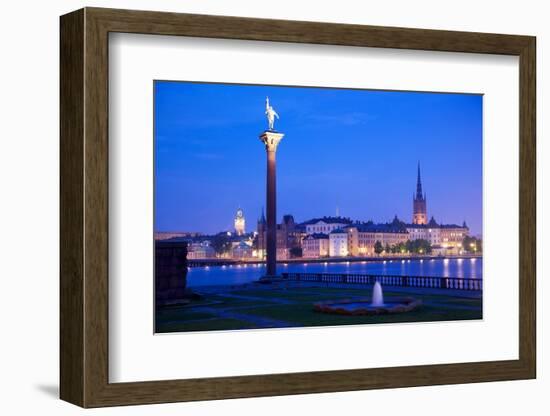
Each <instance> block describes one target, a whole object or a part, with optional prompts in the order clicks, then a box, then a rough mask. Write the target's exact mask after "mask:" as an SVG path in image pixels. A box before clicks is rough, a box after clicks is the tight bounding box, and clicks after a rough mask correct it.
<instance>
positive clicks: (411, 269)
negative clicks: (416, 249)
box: [187, 259, 483, 286]
mask: <svg viewBox="0 0 550 416" xmlns="http://www.w3.org/2000/svg"><path fill="white" fill-rule="evenodd" d="M264 269H265V267H264V265H254V266H253V267H252V266H248V267H245V266H244V265H236V266H221V267H220V266H211V267H197V268H190V269H189V273H188V274H187V282H188V285H189V286H209V285H228V284H241V283H248V282H251V281H254V280H258V278H259V277H261V276H262V275H263V274H264ZM278 271H279V272H306V273H365V274H383V275H391V274H394V275H409V276H436V277H461V278H473V279H479V278H482V276H483V260H482V259H469V260H466V259H431V260H430V261H427V260H410V261H393V260H384V261H378V262H357V263H354V262H343V263H330V262H323V263H282V264H279V265H278Z"/></svg>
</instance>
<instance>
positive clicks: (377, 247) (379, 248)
mask: <svg viewBox="0 0 550 416" xmlns="http://www.w3.org/2000/svg"><path fill="white" fill-rule="evenodd" d="M382 251H384V247H383V246H382V243H381V242H380V241H376V243H374V252H375V253H376V254H380V253H382Z"/></svg>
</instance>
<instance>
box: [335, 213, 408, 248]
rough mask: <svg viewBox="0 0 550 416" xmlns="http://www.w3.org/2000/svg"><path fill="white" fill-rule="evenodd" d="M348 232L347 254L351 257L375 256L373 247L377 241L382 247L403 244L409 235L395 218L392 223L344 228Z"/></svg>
mask: <svg viewBox="0 0 550 416" xmlns="http://www.w3.org/2000/svg"><path fill="white" fill-rule="evenodd" d="M346 230H347V231H348V245H349V252H350V255H352V256H372V255H374V254H375V252H374V245H375V244H376V242H377V241H379V242H380V243H381V244H382V245H383V246H384V247H386V246H393V245H396V244H399V243H405V242H406V241H407V240H408V239H409V233H408V232H407V228H406V227H405V223H403V222H402V221H400V220H399V219H398V218H397V216H396V217H395V218H394V219H393V221H392V222H389V223H382V224H374V223H373V222H372V221H369V222H367V223H360V224H354V225H352V226H349V227H347V228H346Z"/></svg>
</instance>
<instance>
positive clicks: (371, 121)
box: [155, 81, 482, 234]
mask: <svg viewBox="0 0 550 416" xmlns="http://www.w3.org/2000/svg"><path fill="white" fill-rule="evenodd" d="M266 95H269V97H270V99H271V100H272V102H273V105H274V106H275V107H276V108H277V111H278V112H279V114H280V115H281V119H280V120H278V121H277V126H276V127H277V129H278V130H280V131H281V132H283V133H285V135H286V136H285V139H284V140H283V142H282V143H281V145H280V147H279V151H278V161H277V163H278V165H279V168H278V195H277V196H278V213H279V215H278V217H279V218H278V220H279V219H280V217H282V216H283V215H284V214H291V215H294V217H295V218H296V220H297V221H298V222H301V221H306V220H309V219H311V218H319V217H323V216H333V215H335V214H336V210H337V209H338V210H339V214H340V215H341V216H344V217H350V218H352V219H354V220H361V221H367V220H373V221H375V222H387V221H391V219H393V217H394V215H397V216H398V217H399V218H400V219H401V220H403V221H405V222H407V223H410V222H412V196H413V194H414V191H415V189H416V167H417V163H418V162H420V163H421V166H422V184H423V188H424V191H425V192H426V194H427V201H428V218H430V217H432V216H434V217H435V219H436V220H437V221H438V222H439V223H457V224H462V221H466V222H467V223H468V226H469V227H470V230H471V233H472V234H481V232H482V212H481V204H482V196H481V195H482V194H481V192H482V189H481V186H482V166H481V163H482V96H480V95H466V94H442V93H419V92H393V91H370V90H339V89H323V88H301V87H274V86H251V85H228V84H198V83H185V82H163V81H162V82H161V81H159V82H156V83H155V154H156V167H155V169H156V172H155V173H156V189H155V192H156V194H155V231H198V232H202V233H205V234H213V233H216V232H219V231H226V230H232V229H233V219H234V215H235V212H236V210H237V208H242V209H243V211H244V214H245V217H246V221H247V231H251V230H253V229H254V228H255V223H256V220H257V218H258V217H259V216H260V214H261V209H262V206H264V205H265V189H264V187H265V154H264V153H265V152H264V150H263V145H262V144H261V143H260V142H259V140H258V134H259V133H260V132H261V131H262V130H263V129H265V127H266V123H265V119H264V114H263V112H262V111H261V109H262V104H263V101H264V100H265V96H266Z"/></svg>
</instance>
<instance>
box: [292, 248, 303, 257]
mask: <svg viewBox="0 0 550 416" xmlns="http://www.w3.org/2000/svg"><path fill="white" fill-rule="evenodd" d="M290 256H291V257H292V258H295V257H302V248H301V247H292V248H291V249H290Z"/></svg>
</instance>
